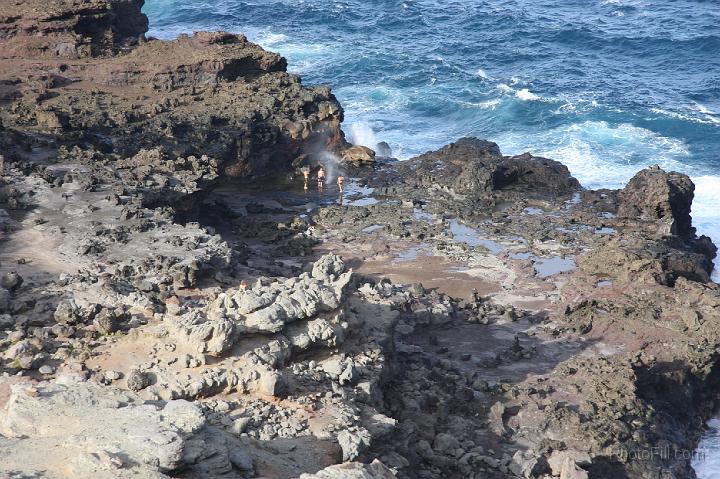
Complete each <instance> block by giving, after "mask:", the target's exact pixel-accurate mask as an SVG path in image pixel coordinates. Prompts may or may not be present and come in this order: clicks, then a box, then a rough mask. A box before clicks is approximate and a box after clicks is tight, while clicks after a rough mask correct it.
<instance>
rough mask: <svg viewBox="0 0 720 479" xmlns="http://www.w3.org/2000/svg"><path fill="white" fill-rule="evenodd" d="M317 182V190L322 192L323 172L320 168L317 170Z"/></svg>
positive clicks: (323, 184) (323, 183)
mask: <svg viewBox="0 0 720 479" xmlns="http://www.w3.org/2000/svg"><path fill="white" fill-rule="evenodd" d="M317 180H318V190H320V191H322V189H323V186H325V170H324V169H323V167H322V166H321V167H320V169H319V170H318V174H317Z"/></svg>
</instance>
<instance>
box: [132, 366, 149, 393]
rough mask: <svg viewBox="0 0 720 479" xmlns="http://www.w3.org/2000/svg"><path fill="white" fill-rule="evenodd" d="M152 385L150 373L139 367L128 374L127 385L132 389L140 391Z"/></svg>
mask: <svg viewBox="0 0 720 479" xmlns="http://www.w3.org/2000/svg"><path fill="white" fill-rule="evenodd" d="M149 385H150V379H149V378H148V375H147V374H145V373H144V372H142V371H140V370H139V369H133V370H132V371H130V372H129V373H128V376H127V387H128V389H130V390H131V391H140V390H142V389H145V388H146V387H148V386H149Z"/></svg>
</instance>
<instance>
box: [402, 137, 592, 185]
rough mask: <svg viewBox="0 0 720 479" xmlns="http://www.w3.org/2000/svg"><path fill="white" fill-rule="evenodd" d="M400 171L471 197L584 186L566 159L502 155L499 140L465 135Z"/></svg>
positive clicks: (423, 182) (413, 179)
mask: <svg viewBox="0 0 720 479" xmlns="http://www.w3.org/2000/svg"><path fill="white" fill-rule="evenodd" d="M397 173H398V177H399V178H402V181H404V182H406V183H408V184H412V185H413V186H415V187H421V188H433V189H446V190H447V191H449V192H451V193H453V194H456V195H463V196H468V197H482V196H489V195H491V194H492V193H493V192H495V191H501V190H522V191H523V193H525V194H528V193H551V194H556V195H569V194H572V193H573V192H575V191H578V190H579V189H580V183H578V181H577V180H576V179H575V178H573V177H572V176H571V175H570V171H569V170H568V169H567V167H566V166H565V165H563V164H562V163H559V162H557V161H554V160H549V159H547V158H539V157H534V156H532V155H530V154H527V153H526V154H523V155H519V156H512V157H507V156H502V154H501V153H500V149H499V148H498V146H497V144H495V143H492V142H490V141H486V140H479V139H477V138H462V139H460V140H458V141H457V142H455V143H451V144H449V145H447V146H445V147H443V148H441V149H439V150H437V151H433V152H428V153H425V154H423V155H420V156H418V157H417V158H413V159H412V160H409V161H407V162H403V163H402V164H401V165H398V167H397Z"/></svg>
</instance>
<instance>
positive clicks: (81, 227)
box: [0, 0, 720, 479]
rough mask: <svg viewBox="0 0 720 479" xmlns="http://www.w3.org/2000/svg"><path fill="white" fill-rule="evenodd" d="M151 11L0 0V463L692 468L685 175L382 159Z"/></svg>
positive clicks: (326, 115)
mask: <svg viewBox="0 0 720 479" xmlns="http://www.w3.org/2000/svg"><path fill="white" fill-rule="evenodd" d="M142 6H143V1H142V0H85V1H67V0H52V1H50V2H48V1H40V0H27V1H23V2H13V1H10V2H5V4H3V10H2V11H1V12H0V47H2V48H1V49H0V155H2V178H1V179H0V220H1V221H2V233H0V240H1V241H0V457H1V458H3V459H2V460H1V461H0V477H11V478H21V477H49V478H68V477H76V478H86V477H97V478H125V477H128V478H129V477H147V478H166V477H182V478H188V479H191V478H255V477H265V478H278V479H280V478H295V477H301V478H304V479H313V478H318V479H320V478H323V479H331V478H378V479H380V478H382V479H385V478H392V477H398V478H408V479H410V478H427V479H430V478H491V479H492V478H552V477H555V478H558V477H559V478H561V479H582V478H647V479H651V478H652V479H655V478H666V477H672V478H678V479H679V478H694V477H695V473H694V471H693V470H692V467H691V466H690V459H691V456H692V451H693V450H694V449H695V447H696V446H697V443H698V440H699V438H700V435H701V434H702V431H703V427H704V423H705V421H706V420H707V419H708V418H709V417H710V416H711V415H712V414H713V412H714V411H715V409H716V406H717V404H716V398H717V392H718V389H719V388H720V373H719V372H718V364H720V363H719V362H718V361H719V360H720V357H719V356H718V350H717V348H718V345H719V344H720V286H718V285H717V284H715V283H713V282H712V281H711V280H710V274H711V272H712V268H713V262H712V260H713V259H714V257H715V256H716V252H717V249H716V247H715V246H714V245H713V244H712V242H711V241H710V239H709V238H707V237H704V236H698V235H697V234H696V231H695V229H694V228H693V226H692V217H691V210H692V201H693V192H694V185H693V183H692V181H691V180H690V179H689V178H688V177H687V176H686V175H684V174H681V173H675V172H665V171H663V170H661V169H660V168H658V167H651V168H648V169H644V170H642V171H639V172H638V173H637V175H636V176H635V177H634V178H633V179H632V180H631V181H630V182H629V183H628V184H627V185H626V186H625V187H624V188H623V189H621V190H597V191H595V190H588V189H585V188H583V187H582V186H581V185H580V183H579V182H578V181H577V180H576V179H575V178H573V177H572V175H571V174H570V172H569V170H568V169H567V167H565V166H564V165H562V164H561V163H559V162H557V161H553V160H551V159H546V158H540V157H535V156H533V155H531V154H529V153H527V154H523V155H519V156H505V155H503V154H502V152H501V151H500V149H499V148H498V146H497V145H496V144H495V143H492V142H490V141H486V140H479V139H475V138H462V139H457V140H456V141H454V142H453V143H450V144H448V145H447V146H446V147H444V148H441V149H440V150H437V151H434V152H428V153H426V154H423V155H421V156H419V157H416V158H413V159H410V160H407V161H396V160H394V159H392V158H391V154H390V153H389V152H388V151H380V150H378V152H377V154H376V153H375V152H374V151H372V150H370V149H369V148H367V146H373V147H374V145H350V144H349V143H348V142H347V141H346V140H345V136H344V134H343V132H342V129H341V126H342V121H343V111H342V107H341V105H340V104H339V103H338V101H337V100H336V98H335V97H334V96H333V94H332V92H331V91H330V89H329V88H327V87H309V86H306V85H303V84H302V83H301V81H300V78H299V77H297V76H295V75H292V74H290V73H288V72H287V63H286V61H285V59H283V58H282V57H281V56H279V55H277V54H274V53H271V52H267V51H265V50H263V49H262V48H261V47H259V46H257V45H255V44H253V43H251V42H249V41H248V40H247V39H246V38H245V37H244V36H242V35H235V34H229V33H225V32H197V33H195V34H193V35H192V36H189V35H186V36H181V37H180V38H178V39H177V40H174V41H159V40H155V39H152V38H147V37H146V35H145V34H146V32H147V28H148V22H147V18H146V17H145V16H144V15H143V14H142V12H141V8H142ZM448 140H449V141H451V140H453V139H448ZM321 165H324V166H325V167H326V169H327V170H328V172H329V174H330V176H331V177H330V178H328V180H329V181H328V184H327V185H326V186H325V188H324V189H322V190H318V189H317V188H316V187H315V184H310V186H309V188H305V187H304V185H303V175H302V172H303V170H310V171H311V172H312V173H311V174H312V176H313V177H314V176H315V175H316V171H317V168H318V167H319V166H321ZM338 174H342V176H343V177H344V178H345V180H346V181H345V184H344V188H343V190H342V191H339V188H338V187H336V185H335V182H334V180H335V178H336V177H337V175H338Z"/></svg>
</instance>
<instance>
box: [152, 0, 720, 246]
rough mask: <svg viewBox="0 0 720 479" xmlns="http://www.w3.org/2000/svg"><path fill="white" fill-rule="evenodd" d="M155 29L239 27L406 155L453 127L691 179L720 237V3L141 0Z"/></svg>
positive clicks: (588, 160) (602, 183)
mask: <svg viewBox="0 0 720 479" xmlns="http://www.w3.org/2000/svg"><path fill="white" fill-rule="evenodd" d="M144 11H145V12H146V13H147V14H148V16H149V17H150V33H149V34H150V35H152V36H155V37H158V38H163V39H166V38H174V37H176V36H177V35H178V34H179V33H183V32H188V33H189V32H192V31H194V30H217V29H223V30H227V31H231V32H242V33H245V34H246V35H247V36H248V38H249V39H250V40H252V41H255V42H257V43H259V44H261V45H262V46H264V47H266V48H267V49H269V50H273V51H276V52H279V53H281V54H283V55H284V56H286V57H287V59H288V62H289V70H290V71H291V72H294V73H298V74H299V75H301V77H302V79H303V82H304V83H306V84H320V83H322V84H328V85H330V86H332V87H333V90H334V92H335V94H336V95H337V97H338V99H339V100H340V102H341V103H342V105H343V107H344V108H345V112H346V123H345V127H344V129H345V131H346V132H347V133H348V134H349V139H350V140H351V141H353V142H356V143H361V144H364V145H367V146H370V147H373V146H374V145H375V144H376V143H377V142H379V141H387V142H388V143H389V144H390V145H391V147H392V149H393V153H394V156H396V157H398V158H401V159H402V158H409V157H411V156H414V155H416V154H418V153H422V152H424V151H427V150H430V149H436V148H438V147H440V146H442V145H444V144H447V143H449V142H451V141H454V140H456V139H457V138H459V137H462V136H467V135H474V136H478V137H480V138H487V139H490V140H493V141H495V142H497V143H498V144H499V145H500V147H501V149H502V150H503V152H504V153H506V154H517V153H522V152H525V151H531V152H533V153H534V154H539V155H544V156H547V157H550V158H553V159H556V160H560V161H562V162H564V163H565V164H567V165H568V166H569V167H570V170H571V171H572V173H573V175H575V176H576V177H577V178H578V179H579V180H580V181H581V183H583V185H584V186H587V187H620V186H622V185H623V184H624V183H625V182H626V181H627V180H628V179H629V178H630V177H632V175H633V174H634V173H635V172H636V171H637V170H639V169H641V168H642V167H644V166H647V165H651V164H659V165H661V166H662V167H663V168H666V169H672V170H677V171H682V172H685V173H687V174H689V175H690V176H691V177H692V178H693V180H694V181H695V183H696V185H697V191H696V200H695V204H694V206H693V217H694V220H695V226H697V227H698V229H699V230H700V232H701V233H705V234H708V235H710V236H712V237H713V238H714V240H715V241H716V242H717V243H718V244H720V1H718V0H707V1H701V0H695V1H690V0H484V1H470V0H455V1H453V0H445V1H441V0H405V1H383V0H336V1H332V0H285V1H241V0H212V1H210V0H207V1H199V0H196V1H188V0H185V1H180V0H147V2H146V6H145V8H144Z"/></svg>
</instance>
